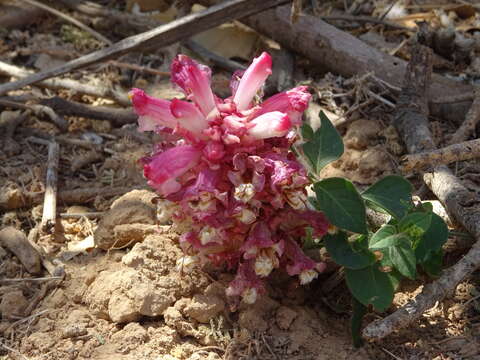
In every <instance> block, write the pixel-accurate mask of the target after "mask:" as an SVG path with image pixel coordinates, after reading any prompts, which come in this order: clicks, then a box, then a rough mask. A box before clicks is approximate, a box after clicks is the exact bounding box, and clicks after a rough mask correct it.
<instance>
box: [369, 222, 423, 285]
mask: <svg viewBox="0 0 480 360" xmlns="http://www.w3.org/2000/svg"><path fill="white" fill-rule="evenodd" d="M382 229H383V231H381V230H382ZM382 229H380V230H379V231H377V233H376V234H375V235H374V237H375V236H376V238H380V235H382V234H385V235H387V234H388V233H390V232H392V230H393V229H392V228H391V225H386V226H384V227H383V228H382ZM379 232H380V234H379ZM370 243H371V245H370V249H371V250H379V251H381V252H382V254H383V258H382V261H381V263H382V265H383V266H385V265H388V266H390V265H392V266H394V267H395V268H396V269H397V270H398V271H399V272H400V273H401V274H402V275H403V276H406V277H408V278H409V279H415V276H416V275H417V262H416V258H415V253H414V252H413V249H412V245H411V241H410V238H409V237H408V236H407V235H406V234H403V233H401V234H394V235H390V236H385V237H383V238H381V239H380V240H378V241H375V242H374V243H372V241H370Z"/></svg>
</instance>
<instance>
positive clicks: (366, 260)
mask: <svg viewBox="0 0 480 360" xmlns="http://www.w3.org/2000/svg"><path fill="white" fill-rule="evenodd" d="M323 240H324V242H325V247H326V249H327V251H328V253H329V254H330V256H331V257H332V259H333V261H335V262H336V263H337V264H339V265H342V266H345V267H346V268H349V269H361V268H364V267H367V266H369V265H371V264H373V263H374V262H375V255H373V254H372V253H371V252H369V251H365V250H363V251H358V252H357V251H354V250H353V249H352V247H351V246H350V243H349V242H348V239H347V234H345V233H344V232H343V231H342V232H339V233H338V234H335V235H325V236H324V237H323Z"/></svg>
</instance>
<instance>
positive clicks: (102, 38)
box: [22, 0, 112, 45]
mask: <svg viewBox="0 0 480 360" xmlns="http://www.w3.org/2000/svg"><path fill="white" fill-rule="evenodd" d="M22 1H23V2H26V3H27V4H30V5H32V6H35V7H37V8H39V9H42V10H45V11H48V12H49V13H51V14H53V15H55V16H58V17H59V18H61V19H63V20H66V21H68V22H69V23H72V24H73V25H75V26H77V27H79V28H80V29H82V30H83V31H86V32H88V33H89V34H90V35H92V36H93V37H94V38H95V39H97V40H99V41H101V42H103V43H105V44H107V45H112V42H111V41H110V40H108V39H107V38H106V37H105V36H103V35H102V34H99V33H98V32H96V31H95V30H93V29H92V28H90V27H88V26H87V25H85V24H83V23H81V22H80V21H78V20H77V19H74V18H72V17H71V16H68V15H67V14H64V13H62V12H61V11H58V10H57V9H54V8H52V7H50V6H48V5H45V4H42V3H41V2H38V1H36V0H22Z"/></svg>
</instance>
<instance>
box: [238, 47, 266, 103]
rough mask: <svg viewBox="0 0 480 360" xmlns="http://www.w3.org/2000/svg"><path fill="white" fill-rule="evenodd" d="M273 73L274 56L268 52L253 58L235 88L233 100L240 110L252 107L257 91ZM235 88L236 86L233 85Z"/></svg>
mask: <svg viewBox="0 0 480 360" xmlns="http://www.w3.org/2000/svg"><path fill="white" fill-rule="evenodd" d="M271 73H272V58H271V56H270V55H269V54H267V53H266V52H264V53H262V55H260V56H259V57H257V58H255V59H253V62H252V64H251V65H250V66H249V67H248V69H247V70H245V73H244V74H243V76H242V79H241V80H240V83H239V84H238V87H237V88H236V90H235V94H234V98H233V102H234V103H235V104H237V109H238V110H239V111H243V110H247V109H248V108H249V107H250V103H251V102H252V100H253V98H254V96H255V94H256V93H257V91H258V90H259V89H260V88H261V87H262V85H263V84H264V82H265V80H266V79H267V77H268V75H270V74H271ZM233 88H235V86H233Z"/></svg>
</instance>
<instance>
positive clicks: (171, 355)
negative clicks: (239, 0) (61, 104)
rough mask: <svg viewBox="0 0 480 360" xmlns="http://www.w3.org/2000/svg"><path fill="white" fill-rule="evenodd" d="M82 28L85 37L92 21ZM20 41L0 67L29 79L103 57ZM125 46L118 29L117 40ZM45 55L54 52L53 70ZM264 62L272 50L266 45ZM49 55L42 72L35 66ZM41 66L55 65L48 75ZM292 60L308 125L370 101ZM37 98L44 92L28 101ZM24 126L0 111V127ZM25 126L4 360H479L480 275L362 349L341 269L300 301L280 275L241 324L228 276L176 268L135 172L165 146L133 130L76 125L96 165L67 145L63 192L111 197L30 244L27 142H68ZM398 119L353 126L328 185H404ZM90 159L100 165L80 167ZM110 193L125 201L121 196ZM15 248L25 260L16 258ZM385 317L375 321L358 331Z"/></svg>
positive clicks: (304, 291)
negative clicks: (33, 72)
mask: <svg viewBox="0 0 480 360" xmlns="http://www.w3.org/2000/svg"><path fill="white" fill-rule="evenodd" d="M132 3H135V1H132V2H131V1H129V6H132ZM138 3H140V2H138ZM145 3H149V4H150V3H151V2H148V1H146V2H145ZM359 3H360V2H359ZM363 3H364V4H367V3H370V2H368V1H365V2H363ZM374 3H375V4H376V3H377V2H374ZM379 3H382V4H383V2H379ZM162 4H163V2H162ZM150 5H151V4H150ZM150 5H148V6H150ZM163 5H165V4H163ZM163 5H162V6H163ZM1 6H2V5H1V4H0V7H1ZM145 6H146V7H147V8H148V6H147V5H145ZM167 7H168V6H167ZM154 8H155V7H154ZM79 18H80V19H82V20H83V21H87V19H86V17H85V16H82V15H80V17H79ZM25 24H27V25H25ZM91 25H92V26H94V25H95V24H93V23H92V24H91ZM15 26H17V27H19V29H16V28H14V29H12V30H11V31H9V32H6V33H5V32H0V58H1V59H0V60H2V61H7V62H11V63H15V64H16V65H19V66H20V65H21V66H27V65H29V66H37V67H38V68H43V67H45V66H48V65H49V64H50V65H51V61H53V60H52V59H55V60H56V61H60V62H62V61H64V60H65V52H67V53H69V54H70V55H69V56H73V55H76V54H80V53H82V52H85V51H90V50H92V48H95V47H96V46H99V44H98V43H96V42H95V41H93V40H91V39H90V40H89V41H85V39H83V38H81V39H77V40H75V39H74V40H71V39H70V38H69V37H68V36H67V35H66V34H65V31H67V30H63V32H60V28H61V26H62V24H61V23H60V22H59V20H58V19H56V18H49V21H45V22H40V23H38V22H37V23H36V24H33V25H32V24H31V22H25V21H24V19H23V20H22V25H21V26H20V25H15ZM25 26H26V27H25ZM98 26H99V28H100V29H101V25H98ZM128 31H130V30H128V29H127V30H126V29H123V28H118V29H115V31H113V33H115V34H116V33H117V32H118V33H121V34H124V33H125V32H128ZM229 31H231V29H229ZM242 31H243V30H242ZM69 34H70V33H69ZM73 35H75V34H70V35H69V36H73ZM217 35H218V34H217ZM111 36H112V37H113V36H114V34H111ZM118 36H120V35H118ZM122 36H124V35H122ZM252 36H253V35H252V33H251V32H249V33H248V41H247V42H246V43H248V44H250V43H251V44H254V43H257V42H259V41H260V40H258V39H257V40H258V41H257V40H255V41H252ZM385 36H386V35H385ZM393 38H394V39H396V37H393ZM239 41H240V40H239ZM243 45H245V44H243ZM42 46H43V48H48V49H50V51H49V52H48V54H47V55H45V54H44V53H42V51H41V48H42ZM245 46H246V45H245ZM251 46H253V45H251ZM261 46H263V47H268V42H266V43H261ZM59 49H60V50H62V51H63V52H62V51H60V50H59ZM254 50H255V49H251V51H254ZM169 51H171V49H170V50H169ZM229 51H233V50H232V49H230V50H229ZM245 51H246V50H245ZM39 53H41V54H42V55H43V60H42V61H37V60H38V58H39ZM62 54H63V55H62ZM60 55H62V56H60ZM45 56H48V57H49V59H47V60H46V61H45ZM167 57H168V51H166V52H161V51H158V52H154V53H153V54H148V55H147V56H146V57H145V58H144V59H142V60H138V59H137V57H136V55H127V56H126V57H125V58H124V59H123V61H131V62H136V61H137V60H138V62H141V61H144V63H143V64H142V65H143V66H147V65H148V66H151V67H156V66H157V65H158V66H159V67H160V68H161V69H162V68H164V67H165V64H164V63H165V62H166V60H165V58H167ZM249 58H250V54H248V56H247V54H245V59H249ZM164 60H165V61H164ZM297 60H298V61H297V62H298V64H299V70H298V71H296V73H295V77H296V80H297V81H298V82H302V81H303V82H305V81H307V80H308V81H309V82H311V83H312V84H313V85H312V87H313V88H314V89H315V91H316V96H315V97H314V101H313V102H312V105H311V107H310V109H314V110H310V111H311V113H314V114H316V115H318V110H319V109H323V110H327V111H329V114H331V115H332V119H333V117H335V118H341V113H342V112H341V111H340V110H342V109H343V110H348V109H350V108H352V107H355V106H357V105H358V103H359V101H364V100H365V98H362V96H363V95H362V94H363V93H362V91H363V90H362V86H363V85H361V84H364V83H365V81H364V80H358V79H342V78H340V77H336V76H334V75H332V74H323V73H322V74H318V73H317V72H316V70H315V69H311V68H310V67H309V66H308V62H305V61H303V60H302V59H297ZM159 64H161V66H160V65H159ZM73 76H74V77H76V78H78V79H81V80H82V81H85V82H91V81H94V82H95V83H97V84H100V83H102V82H108V83H115V84H123V83H125V82H127V84H128V86H129V87H131V86H133V85H138V84H144V85H145V84H152V83H155V84H157V85H156V86H155V89H154V90H155V93H156V94H157V96H160V97H175V96H178V92H175V91H172V90H171V88H170V85H169V84H168V82H166V81H165V80H164V79H163V80H161V81H160V80H159V79H157V78H156V77H154V76H152V75H145V74H144V73H137V72H133V71H131V70H125V69H120V70H119V69H115V68H112V67H110V66H109V65H105V64H104V65H102V66H99V67H98V68H94V69H87V70H82V71H79V72H76V73H75V74H74V75H73ZM227 78H229V74H227V73H221V72H220V74H219V75H218V77H217V78H216V79H217V80H218V79H220V80H222V79H223V80H225V79H227ZM0 79H1V81H3V80H5V81H9V80H10V78H9V77H2V78H0ZM214 80H215V79H214ZM357 80H358V81H357ZM214 83H215V86H216V88H215V91H216V93H219V94H220V93H225V92H228V88H227V87H228V83H227V82H226V81H216V82H215V81H214ZM372 88H374V87H372ZM327 90H328V91H330V92H331V93H337V94H340V93H349V94H350V95H348V96H345V97H344V98H345V101H344V102H341V103H339V102H335V101H333V100H331V99H326V100H325V98H322V97H321V96H318V94H322V93H326V92H327ZM42 91H43V92H49V91H50V90H40V89H37V88H33V89H29V90H26V91H25V92H26V93H32V92H33V93H39V94H40V93H41V92H42ZM21 94H23V92H19V93H18V95H21ZM359 94H360V95H359ZM59 95H61V96H62V97H65V98H67V99H70V100H75V101H82V102H84V103H87V104H91V105H92V104H94V105H106V106H113V104H112V101H111V100H108V99H98V98H95V97H92V96H89V95H79V94H76V93H74V92H70V91H66V90H60V91H59ZM358 96H360V98H358ZM339 98H340V97H337V99H339ZM342 99H343V98H342ZM21 113H22V112H21V111H18V110H17V111H11V110H7V109H3V108H0V125H1V124H2V122H4V121H7V119H8V118H15V117H18V116H19V115H20V114H21ZM27 115H28V116H26V118H25V120H24V121H23V122H22V123H21V124H20V125H19V127H18V128H17V130H16V132H15V134H14V136H12V137H10V138H3V135H0V142H1V147H0V161H1V164H2V165H1V166H0V170H1V173H2V175H0V230H2V229H3V230H2V231H6V232H5V233H4V235H5V234H7V235H8V238H9V239H12V237H13V236H15V238H16V239H20V240H18V241H16V242H15V243H14V244H13V245H12V243H11V242H10V243H9V242H8V241H6V240H2V235H1V233H0V315H1V318H0V359H22V360H25V359H29V360H40V359H41V360H64V359H70V360H75V359H79V360H80V359H96V360H117V359H118V360H136V359H146V360H147V359H152V360H160V359H161V360H202V359H208V360H219V359H228V360H236V359H245V360H247V359H252V360H253V359H258V360H260V359H265V360H270V359H272V360H280V359H288V360H309V359H311V360H333V359H335V360H336V359H348V360H356V359H358V360H363V359H438V360H440V359H442V360H443V359H480V336H479V334H480V300H479V297H480V295H479V294H480V274H479V272H476V273H474V275H473V276H472V277H471V278H470V279H468V280H466V281H465V282H463V283H461V284H460V285H459V286H458V287H457V289H456V292H455V294H451V296H450V297H448V298H447V299H445V300H444V301H442V302H441V303H438V304H436V306H435V307H434V308H432V309H430V310H429V311H428V312H427V313H425V314H424V315H423V316H422V318H421V319H420V320H419V321H417V322H415V323H413V324H412V325H411V326H410V327H408V328H406V329H403V330H401V331H399V332H397V333H395V334H394V335H392V336H390V337H389V338H387V339H385V340H384V341H382V342H377V343H371V344H365V345H364V346H363V347H361V348H359V349H355V348H353V346H352V341H351V338H350V329H349V318H350V315H351V305H350V295H349V292H348V289H347V288H346V286H345V284H344V282H342V281H340V282H337V281H335V279H336V278H337V276H338V274H339V273H338V268H336V267H330V266H329V268H327V271H326V272H325V273H324V274H321V275H320V276H319V278H318V279H316V280H315V281H314V282H313V283H312V284H310V285H309V286H306V287H301V286H299V284H298V283H297V282H296V281H294V280H291V279H290V278H289V277H288V276H286V275H285V274H283V273H280V272H275V273H273V274H272V275H271V277H270V279H269V282H268V291H267V294H265V295H264V296H262V297H260V298H259V299H258V300H257V302H256V303H255V304H254V305H248V306H247V305H245V304H242V305H240V307H238V308H236V306H235V304H232V303H231V300H229V299H227V298H226V296H225V288H226V285H227V284H228V282H229V281H230V280H231V279H232V277H233V274H232V273H231V272H229V271H227V270H225V269H223V268H210V267H209V268H203V269H194V270H193V271H191V272H188V273H187V272H186V271H183V269H182V267H181V266H178V264H177V260H178V259H179V258H180V256H181V254H182V252H181V250H180V248H179V246H178V237H179V230H178V229H177V230H175V229H174V228H173V227H172V226H171V224H170V222H169V212H168V206H167V205H166V204H165V203H164V202H162V201H161V200H159V199H158V198H157V197H156V195H155V194H154V193H153V192H152V191H151V190H150V189H149V188H148V186H147V185H146V183H145V180H144V179H143V177H142V175H141V174H142V173H141V166H140V165H139V163H138V160H139V159H140V158H141V157H142V156H144V155H145V154H147V153H148V152H149V151H150V150H151V148H152V146H153V144H154V143H155V141H157V140H158V139H157V138H156V137H155V136H151V135H146V134H145V133H138V132H137V131H136V126H135V125H134V124H131V125H125V126H123V127H119V128H115V127H113V126H112V125H111V124H110V122H108V121H100V120H92V119H86V118H81V117H73V116H72V117H68V118H67V120H68V123H69V129H68V132H66V133H65V134H63V135H62V136H65V137H66V138H68V139H70V140H71V139H74V140H79V139H82V140H85V139H90V140H91V139H94V140H95V141H98V142H99V143H100V146H101V149H102V151H101V154H100V156H97V157H91V151H92V150H91V149H85V148H84V147H81V146H76V145H74V144H73V145H72V144H71V143H68V142H66V143H65V142H64V143H62V144H61V147H60V149H61V150H60V165H59V172H58V176H59V179H58V187H59V191H62V190H73V191H77V192H81V191H85V190H89V189H101V190H100V191H98V192H96V193H95V194H94V195H93V196H91V197H89V198H87V199H85V198H82V197H78V199H82V200H81V201H80V200H79V201H77V202H73V203H72V202H71V201H69V202H68V203H67V202H66V201H63V202H62V201H59V204H58V209H57V213H58V214H67V215H68V214H74V215H75V216H73V217H68V216H66V215H63V216H60V217H59V220H58V223H57V224H56V232H55V233H54V234H53V235H47V236H38V234H37V235H36V233H35V231H34V230H35V229H36V226H37V224H38V223H39V222H40V220H41V216H42V205H41V203H42V201H43V192H44V190H45V184H44V179H45V171H46V165H45V164H46V159H47V149H46V147H45V146H42V145H38V144H34V143H31V142H29V141H28V139H27V137H28V136H31V135H34V136H41V135H45V134H46V135H60V130H59V129H58V128H56V127H55V126H54V125H53V124H52V123H51V122H49V121H48V119H45V118H43V117H42V116H37V115H34V114H31V113H29V114H27ZM390 116H391V109H389V108H388V106H385V104H382V103H381V102H375V101H372V102H371V103H369V105H368V106H364V107H362V108H359V109H358V110H356V111H353V112H352V113H351V114H349V116H348V122H347V123H346V124H344V125H342V126H339V129H340V132H341V134H342V136H343V140H344V143H345V146H346V151H345V153H344V155H343V156H342V158H341V159H340V160H338V161H336V162H334V163H332V164H330V165H328V166H327V167H326V168H325V169H324V170H323V171H322V174H321V175H322V176H323V177H331V176H342V177H346V178H349V179H351V180H352V181H353V182H355V184H356V185H358V186H359V187H360V188H362V187H366V186H368V185H370V184H372V183H373V182H374V181H376V180H378V179H379V178H381V177H383V176H385V175H388V174H395V173H397V164H398V160H399V157H400V156H401V155H403V154H404V152H405V150H404V148H403V145H402V144H401V142H400V141H399V137H398V134H396V132H395V130H394V128H393V127H392V126H390V125H389V121H388V120H389V118H390ZM314 117H315V115H314ZM307 119H309V121H310V122H311V123H312V126H313V127H315V126H318V124H315V120H316V121H317V122H318V117H317V118H316V119H315V118H312V117H311V116H307ZM433 124H434V126H433V127H434V128H435V129H436V132H435V136H436V140H437V141H438V143H439V144H442V143H444V141H445V138H446V135H448V134H449V133H452V132H453V131H454V129H453V128H452V126H451V125H450V124H444V123H440V122H435V123H433ZM89 156H90V158H91V159H93V160H91V161H79V159H83V158H88V157H89ZM78 164H80V165H78ZM478 169H479V167H478V164H477V162H475V161H470V162H464V163H460V164H458V168H457V170H458V174H459V175H461V176H462V177H463V178H464V179H465V180H466V181H470V183H469V184H470V186H472V187H475V186H477V187H478V172H479V171H478ZM410 180H411V181H412V182H413V183H414V185H415V188H416V191H417V192H418V193H421V194H422V200H431V199H433V198H432V196H431V194H428V193H427V192H425V191H423V190H421V183H420V182H419V181H418V179H417V178H415V177H413V176H412V177H411V178H410ZM112 189H124V190H122V191H120V192H119V193H117V194H116V195H115V194H114V193H115V192H112ZM26 199H30V200H29V203H26ZM32 199H33V200H32ZM35 199H40V201H36V200H35ZM82 215H83V216H82ZM12 234H13V235H12ZM5 236H6V235H5ZM454 240H455V241H454V242H453V243H452V241H450V242H449V243H448V244H447V245H448V246H447V247H446V249H445V251H446V257H445V261H444V265H445V266H448V265H451V264H453V263H455V262H456V261H457V260H458V259H459V258H460V257H461V256H462V255H463V254H464V253H465V251H466V249H467V248H468V246H470V245H471V241H470V242H469V241H468V240H465V237H463V238H462V237H459V238H455V239H454ZM32 242H33V243H34V244H35V246H36V247H37V248H40V250H41V252H42V259H43V260H45V259H47V260H48V261H49V262H50V263H51V264H53V268H54V272H53V273H51V274H50V273H49V272H48V271H47V270H46V269H45V263H43V266H42V267H41V266H40V263H41V260H42V259H38V258H36V256H37V255H31V256H30V255H28V254H32V251H34V252H33V253H34V254H37V253H36V250H32V248H31V246H32V245H31V243H32ZM18 244H24V245H22V246H20V248H19V246H18ZM462 244H464V246H461V245H462ZM465 244H466V245H465ZM309 255H310V256H312V257H314V258H319V259H320V258H322V259H324V260H328V258H326V255H325V254H324V253H323V252H322V253H320V252H319V251H318V250H310V251H309ZM39 269H40V270H39ZM428 281H431V280H429V279H427V278H426V277H425V278H420V279H419V280H418V281H415V282H414V281H409V282H405V283H403V284H402V286H401V289H400V292H398V293H397V294H396V295H395V300H394V304H393V306H392V307H391V309H389V310H388V312H392V311H394V310H395V309H396V308H397V307H399V306H401V305H403V304H405V303H406V302H408V301H409V300H411V299H412V298H413V297H414V296H415V294H417V293H418V292H419V291H420V290H421V286H422V285H421V284H422V283H425V282H428ZM383 316H385V314H379V313H375V312H370V313H369V314H368V315H367V316H366V317H365V319H364V322H365V324H367V323H369V322H371V321H373V320H375V319H378V318H381V317H383Z"/></svg>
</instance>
